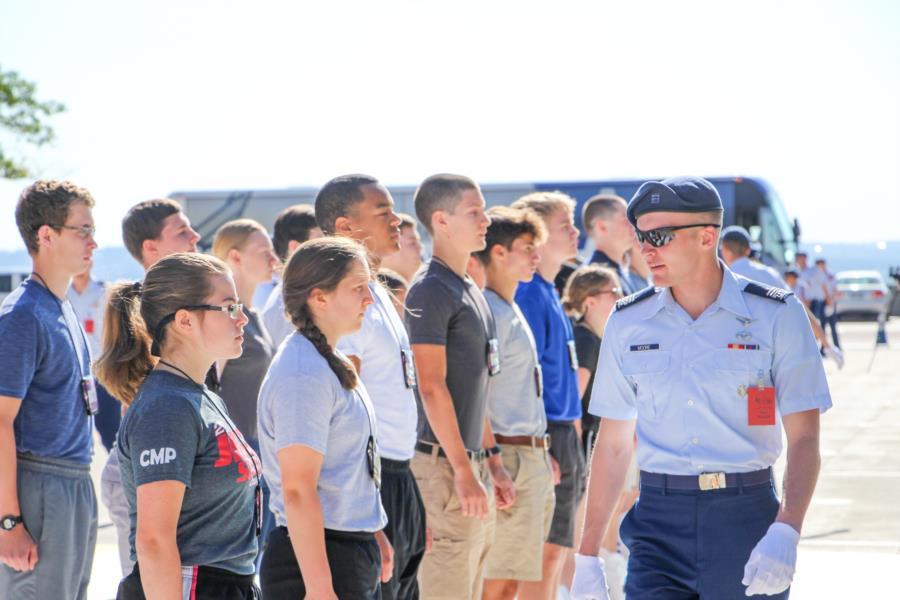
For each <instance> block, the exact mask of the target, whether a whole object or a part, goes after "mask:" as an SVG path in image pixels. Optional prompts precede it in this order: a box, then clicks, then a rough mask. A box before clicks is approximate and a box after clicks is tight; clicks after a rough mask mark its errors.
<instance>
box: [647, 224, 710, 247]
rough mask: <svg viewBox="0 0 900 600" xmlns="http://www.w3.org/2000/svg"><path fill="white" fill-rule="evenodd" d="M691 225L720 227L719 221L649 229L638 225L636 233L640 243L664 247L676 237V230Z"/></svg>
mask: <svg viewBox="0 0 900 600" xmlns="http://www.w3.org/2000/svg"><path fill="white" fill-rule="evenodd" d="M691 227H719V224H718V223H691V224H690V225H672V226H671V227H657V228H656V229H651V230H649V231H641V230H640V229H638V228H637V227H635V228H634V234H635V235H636V236H637V240H638V242H639V243H641V244H643V243H644V242H647V243H649V244H650V245H651V246H653V247H654V248H662V247H663V246H665V245H666V244H668V243H670V242H671V241H672V240H674V239H675V232H676V231H678V230H679V229H688V228H691Z"/></svg>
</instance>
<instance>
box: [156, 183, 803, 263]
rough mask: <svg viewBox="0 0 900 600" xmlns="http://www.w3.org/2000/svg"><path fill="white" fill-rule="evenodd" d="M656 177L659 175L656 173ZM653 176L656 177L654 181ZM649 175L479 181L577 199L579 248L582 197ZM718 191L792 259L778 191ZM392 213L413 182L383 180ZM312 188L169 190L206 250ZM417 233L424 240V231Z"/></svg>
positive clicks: (757, 237) (793, 228)
mask: <svg viewBox="0 0 900 600" xmlns="http://www.w3.org/2000/svg"><path fill="white" fill-rule="evenodd" d="M658 179H662V178H658ZM658 179H656V180H658ZM650 180H651V179H630V180H626V179H623V180H606V181H604V180H600V181H551V182H538V183H501V184H485V185H482V186H481V190H482V192H483V193H484V198H485V201H486V202H487V205H488V206H496V205H501V204H511V203H512V202H514V201H515V200H516V199H518V198H519V197H521V196H523V195H525V194H527V193H529V192H535V191H560V192H564V193H566V194H568V195H569V196H571V197H572V198H574V199H575V200H576V201H577V202H578V208H577V209H576V211H575V220H576V225H577V226H578V228H579V230H580V231H581V239H580V241H579V246H580V247H581V248H582V251H583V252H582V253H583V254H586V255H589V254H590V249H588V248H585V235H584V228H583V227H582V224H581V207H582V206H583V205H584V203H585V202H586V201H587V199H588V198H590V197H591V196H593V195H595V194H599V193H601V192H602V193H614V194H618V195H619V196H621V197H622V198H625V200H628V199H630V198H631V196H632V195H633V194H634V193H635V191H637V188H638V187H639V186H640V185H641V184H642V183H643V182H645V181H650ZM708 180H709V181H710V182H711V183H712V184H713V185H714V186H715V187H716V189H718V190H719V195H720V196H721V197H722V203H723V205H724V207H725V225H726V226H728V225H741V226H743V227H745V228H746V229H747V230H748V231H749V232H750V236H751V238H752V239H753V241H754V242H756V244H758V252H759V258H760V259H761V260H763V262H765V263H767V264H769V265H771V266H773V267H775V268H776V269H778V270H783V269H784V268H786V267H787V266H788V265H790V264H791V263H792V262H793V260H794V255H795V254H796V252H797V246H798V243H799V237H800V227H799V224H798V223H797V221H796V220H795V221H793V222H792V221H791V220H790V219H789V218H788V215H787V212H786V211H785V209H784V206H783V205H782V203H781V200H780V199H779V197H778V195H777V194H776V193H775V191H774V190H773V189H772V187H771V186H769V185H768V184H767V183H766V182H765V181H763V180H762V179H758V178H755V177H709V178H708ZM387 187H388V189H390V191H391V195H392V196H393V197H394V202H395V203H396V210H397V211H398V212H405V213H409V214H411V215H415V210H414V208H413V194H414V193H415V190H416V188H415V186H409V185H396V186H395V185H389V186H387ZM316 192H317V188H313V187H302V188H287V189H280V190H235V191H183V192H174V193H173V194H171V196H170V197H171V198H173V199H175V200H177V201H178V202H180V203H181V205H182V206H183V208H184V211H185V213H186V214H187V216H188V218H189V219H190V220H191V224H192V225H193V226H194V229H196V230H197V232H198V233H200V235H201V236H202V239H201V243H200V246H201V247H203V248H204V249H208V248H209V246H210V245H211V244H212V239H213V235H214V234H215V232H216V229H218V228H219V227H220V226H221V225H222V224H223V223H225V222H227V221H230V220H232V219H237V218H241V217H249V218H252V219H256V220H257V221H259V222H260V223H262V224H263V225H265V226H266V227H267V228H268V229H269V230H270V231H271V229H272V225H273V224H274V222H275V217H276V216H277V215H278V213H279V212H281V211H282V210H283V209H285V208H286V207H288V206H290V205H292V204H300V203H307V204H312V203H313V202H314V201H315V197H316ZM422 233H423V238H425V239H426V240H427V236H425V234H424V231H423V232H422Z"/></svg>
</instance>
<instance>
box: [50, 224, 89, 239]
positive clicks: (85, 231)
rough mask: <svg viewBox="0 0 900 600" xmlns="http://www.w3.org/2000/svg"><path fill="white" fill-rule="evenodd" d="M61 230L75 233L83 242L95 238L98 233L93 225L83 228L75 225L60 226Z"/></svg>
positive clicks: (83, 226)
mask: <svg viewBox="0 0 900 600" xmlns="http://www.w3.org/2000/svg"><path fill="white" fill-rule="evenodd" d="M59 228H60V229H69V230H71V231H74V232H75V234H76V235H77V236H78V237H80V238H81V239H83V240H86V239H88V238H89V237H94V234H95V233H97V228H96V227H94V226H93V225H82V226H81V227H75V226H73V225H60V226H59Z"/></svg>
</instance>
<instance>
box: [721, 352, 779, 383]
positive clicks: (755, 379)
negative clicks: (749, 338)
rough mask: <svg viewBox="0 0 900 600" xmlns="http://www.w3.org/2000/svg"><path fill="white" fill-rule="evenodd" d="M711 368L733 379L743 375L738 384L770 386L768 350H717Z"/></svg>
mask: <svg viewBox="0 0 900 600" xmlns="http://www.w3.org/2000/svg"><path fill="white" fill-rule="evenodd" d="M713 366H714V367H715V368H716V369H717V370H719V371H724V372H730V373H733V374H734V376H735V377H739V376H740V375H744V377H743V378H741V381H740V383H743V384H745V385H750V384H754V385H755V384H758V383H759V379H760V378H762V380H763V385H772V377H771V370H772V353H771V352H769V351H768V350H717V351H716V353H715V355H714V356H713Z"/></svg>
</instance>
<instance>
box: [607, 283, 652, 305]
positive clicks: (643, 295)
mask: <svg viewBox="0 0 900 600" xmlns="http://www.w3.org/2000/svg"><path fill="white" fill-rule="evenodd" d="M655 295H656V288H655V287H653V286H652V285H651V286H650V287H646V288H644V289H642V290H641V291H639V292H635V293H633V294H632V295H630V296H626V297H624V298H622V299H621V300H619V301H618V302H616V310H623V309H626V308H628V307H629V306H632V305H634V304H637V303H638V302H640V301H641V300H646V299H647V298H650V297H652V296H655Z"/></svg>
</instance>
